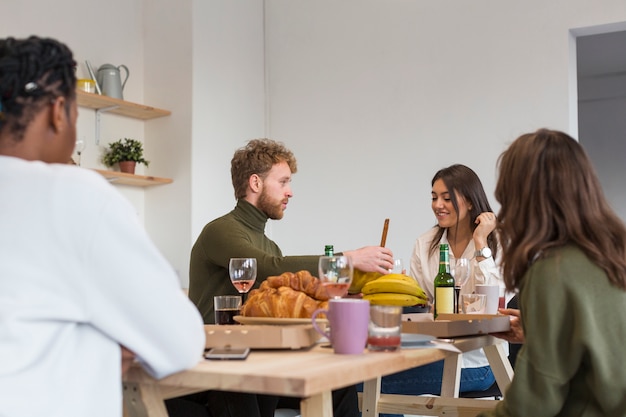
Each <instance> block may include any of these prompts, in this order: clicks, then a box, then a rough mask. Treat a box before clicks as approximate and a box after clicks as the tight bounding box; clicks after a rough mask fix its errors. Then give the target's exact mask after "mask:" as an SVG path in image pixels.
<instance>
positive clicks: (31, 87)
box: [24, 81, 39, 93]
mask: <svg viewBox="0 0 626 417" xmlns="http://www.w3.org/2000/svg"><path fill="white" fill-rule="evenodd" d="M37 87H39V86H38V85H37V83H36V82H34V81H31V82H29V83H26V85H25V86H24V91H26V92H27V93H32V92H33V91H35V90H36V89H37Z"/></svg>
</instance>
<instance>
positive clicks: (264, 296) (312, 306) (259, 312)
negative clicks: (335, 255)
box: [241, 271, 329, 318]
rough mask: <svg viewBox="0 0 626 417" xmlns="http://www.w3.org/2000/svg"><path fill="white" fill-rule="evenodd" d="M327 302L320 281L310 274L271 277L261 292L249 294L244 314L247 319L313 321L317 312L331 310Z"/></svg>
mask: <svg viewBox="0 0 626 417" xmlns="http://www.w3.org/2000/svg"><path fill="white" fill-rule="evenodd" d="M328 298H329V297H328V294H327V293H326V289H325V288H324V287H323V286H322V284H321V282H320V280H319V279H318V278H317V277H314V276H312V275H311V273H310V272H308V271H299V272H295V273H294V272H285V273H283V274H281V275H278V276H273V277H268V278H267V279H266V280H265V281H263V282H262V283H261V286H260V287H259V288H258V289H256V290H252V291H250V294H249V295H248V299H247V300H246V303H245V304H244V305H243V306H242V308H241V314H242V315H244V316H248V317H276V318H310V317H311V316H312V315H313V312H314V311H315V310H317V309H318V308H328ZM320 317H324V316H323V315H320Z"/></svg>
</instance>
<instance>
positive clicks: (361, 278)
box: [348, 268, 383, 294]
mask: <svg viewBox="0 0 626 417" xmlns="http://www.w3.org/2000/svg"><path fill="white" fill-rule="evenodd" d="M382 276H383V274H381V273H380V272H363V271H361V270H360V269H356V268H354V273H353V274H352V283H351V284H350V289H349V290H348V292H349V293H350V294H358V293H360V292H361V289H362V288H363V286H364V285H365V284H367V283H368V282H370V281H372V280H375V279H377V278H380V277H382Z"/></svg>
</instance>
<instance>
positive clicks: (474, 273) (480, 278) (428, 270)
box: [409, 227, 513, 368]
mask: <svg viewBox="0 0 626 417" xmlns="http://www.w3.org/2000/svg"><path fill="white" fill-rule="evenodd" d="M437 230H438V228H437V227H433V228H432V229H430V230H428V231H427V232H426V233H424V234H423V235H421V236H420V237H419V238H418V239H417V240H416V241H415V247H414V248H413V253H412V254H411V265H410V271H409V275H410V276H411V277H413V278H414V279H415V280H416V281H417V282H418V284H419V285H420V287H422V289H423V290H424V291H425V292H426V294H427V295H428V299H429V300H430V302H431V303H432V301H433V298H434V296H433V294H434V283H433V281H434V279H435V276H436V275H437V273H438V272H439V250H436V251H435V252H430V244H431V242H432V240H433V239H434V237H435V235H436V234H437ZM439 243H449V242H448V232H447V231H444V233H443V235H442V236H441V240H440V242H439ZM475 251H476V247H475V245H474V241H473V240H470V241H469V243H468V245H467V247H466V248H465V251H464V252H463V254H462V257H463V258H468V259H470V260H471V261H470V263H471V268H470V269H471V272H470V278H469V279H468V280H467V282H466V283H465V284H464V285H463V286H462V288H461V294H468V293H472V292H474V288H475V286H476V284H477V283H479V284H480V283H489V284H496V283H497V284H498V285H500V287H502V288H504V281H503V280H502V273H501V271H500V268H499V267H498V265H499V263H500V259H501V254H502V250H501V248H500V247H499V246H498V251H497V253H496V259H495V260H494V259H493V258H492V257H489V258H486V259H483V260H482V261H480V262H478V260H476V258H475V257H474V252H475ZM455 261H456V258H455V257H454V254H453V253H452V251H450V266H451V268H454V264H455ZM511 298H513V294H506V302H508V301H509V300H510V299H511ZM502 342H503V343H504V340H503V341H502ZM505 348H506V350H507V351H508V345H506V344H505ZM487 365H489V362H488V361H487V358H486V357H485V354H484V352H483V350H482V349H480V351H478V350H476V351H472V352H468V353H464V354H463V367H464V368H477V367H482V366H487Z"/></svg>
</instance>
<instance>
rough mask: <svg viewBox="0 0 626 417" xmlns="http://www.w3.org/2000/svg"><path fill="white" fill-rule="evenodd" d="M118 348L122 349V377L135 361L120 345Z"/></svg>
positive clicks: (131, 354)
mask: <svg viewBox="0 0 626 417" xmlns="http://www.w3.org/2000/svg"><path fill="white" fill-rule="evenodd" d="M120 348H121V349H122V375H124V374H125V373H126V371H128V369H129V368H130V365H131V364H132V363H133V361H134V360H135V354H134V353H133V352H131V351H130V350H128V349H126V348H125V347H124V346H122V345H120Z"/></svg>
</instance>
